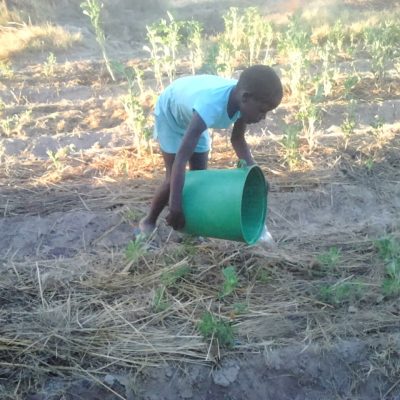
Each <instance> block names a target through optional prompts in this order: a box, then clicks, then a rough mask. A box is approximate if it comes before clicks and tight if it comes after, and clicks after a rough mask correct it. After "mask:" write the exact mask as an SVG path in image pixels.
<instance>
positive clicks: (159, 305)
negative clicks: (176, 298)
mask: <svg viewBox="0 0 400 400" xmlns="http://www.w3.org/2000/svg"><path fill="white" fill-rule="evenodd" d="M168 306H169V303H168V300H167V296H166V287H165V286H161V287H158V288H157V289H156V291H155V293H154V298H153V309H154V311H155V312H163V311H165V310H166V309H167V308H168Z"/></svg>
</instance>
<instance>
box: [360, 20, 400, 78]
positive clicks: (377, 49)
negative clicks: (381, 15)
mask: <svg viewBox="0 0 400 400" xmlns="http://www.w3.org/2000/svg"><path fill="white" fill-rule="evenodd" d="M364 41H365V47H366V49H367V51H369V53H370V55H371V58H372V72H373V73H374V75H375V77H376V78H377V79H378V80H383V79H384V78H385V74H386V65H387V64H388V62H389V61H391V60H392V59H393V58H395V57H398V56H399V55H400V50H399V45H398V44H399V43H400V26H399V24H398V22H397V21H384V22H381V23H379V24H377V25H375V26H369V27H368V28H367V29H366V30H365V32H364Z"/></svg>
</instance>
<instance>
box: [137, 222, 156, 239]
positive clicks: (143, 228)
mask: <svg viewBox="0 0 400 400" xmlns="http://www.w3.org/2000/svg"><path fill="white" fill-rule="evenodd" d="M139 229H140V233H141V234H142V235H143V236H150V235H151V234H152V233H153V232H154V230H155V229H156V224H151V223H150V222H148V221H146V218H142V219H141V220H140V222H139Z"/></svg>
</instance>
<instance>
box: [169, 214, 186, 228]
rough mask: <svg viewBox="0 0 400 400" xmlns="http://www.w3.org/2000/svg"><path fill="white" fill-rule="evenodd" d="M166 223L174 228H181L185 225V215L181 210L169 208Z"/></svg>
mask: <svg viewBox="0 0 400 400" xmlns="http://www.w3.org/2000/svg"><path fill="white" fill-rule="evenodd" d="M166 219H167V225H169V226H171V227H172V228H173V229H175V230H179V229H182V228H183V227H184V226H185V216H184V215H183V211H182V210H171V209H170V210H169V213H168V215H167V218H166Z"/></svg>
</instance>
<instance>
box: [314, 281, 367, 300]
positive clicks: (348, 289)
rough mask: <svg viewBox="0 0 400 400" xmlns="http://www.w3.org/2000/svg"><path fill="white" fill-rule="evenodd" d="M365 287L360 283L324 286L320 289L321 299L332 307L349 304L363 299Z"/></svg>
mask: <svg viewBox="0 0 400 400" xmlns="http://www.w3.org/2000/svg"><path fill="white" fill-rule="evenodd" d="M362 287H363V285H362V284H361V283H360V282H355V281H353V282H349V281H347V282H340V283H337V284H334V285H324V286H321V287H320V289H319V298H320V299H321V300H322V301H324V302H326V303H329V304H332V305H340V304H342V303H348V302H350V301H354V300H356V299H358V298H360V297H361V294H362Z"/></svg>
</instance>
